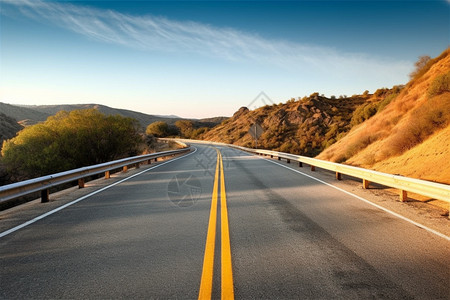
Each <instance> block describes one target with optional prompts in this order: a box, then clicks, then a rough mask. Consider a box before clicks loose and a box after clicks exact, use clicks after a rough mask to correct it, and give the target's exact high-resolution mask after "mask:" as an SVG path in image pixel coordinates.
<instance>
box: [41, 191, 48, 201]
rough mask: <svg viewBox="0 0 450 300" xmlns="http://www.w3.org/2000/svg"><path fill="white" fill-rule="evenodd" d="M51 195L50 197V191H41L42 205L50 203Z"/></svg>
mask: <svg viewBox="0 0 450 300" xmlns="http://www.w3.org/2000/svg"><path fill="white" fill-rule="evenodd" d="M49 195H50V191H49V189H45V190H42V191H41V203H46V202H48V199H49Z"/></svg>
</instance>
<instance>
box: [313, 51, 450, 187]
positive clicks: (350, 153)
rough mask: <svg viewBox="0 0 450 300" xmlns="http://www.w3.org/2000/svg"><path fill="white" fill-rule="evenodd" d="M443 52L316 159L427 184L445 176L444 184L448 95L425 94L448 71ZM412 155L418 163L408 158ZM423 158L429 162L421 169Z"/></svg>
mask: <svg viewBox="0 0 450 300" xmlns="http://www.w3.org/2000/svg"><path fill="white" fill-rule="evenodd" d="M449 54H450V48H449V49H447V50H446V51H444V53H443V54H442V55H441V56H439V58H436V59H434V60H432V62H433V64H432V65H429V66H427V68H426V72H422V73H421V76H416V77H415V78H414V79H413V80H412V81H411V82H410V83H408V85H407V86H406V88H405V89H403V90H402V92H401V93H400V95H399V96H398V97H397V98H396V99H395V100H394V101H392V102H391V103H390V104H389V105H387V106H386V108H385V109H384V110H383V111H381V112H379V113H378V114H376V115H375V116H374V117H372V118H371V119H369V120H367V121H365V122H364V123H362V124H360V125H359V126H357V127H355V128H353V129H352V130H351V131H350V133H349V134H347V136H345V137H344V138H343V139H341V140H340V141H338V142H337V143H335V144H334V145H332V146H331V147H329V148H328V149H326V150H325V151H323V152H322V153H321V154H320V155H319V156H318V158H320V159H326V160H331V161H337V162H346V163H349V164H352V165H359V166H363V167H367V168H377V169H379V170H383V171H385V172H389V173H394V174H402V175H406V176H413V177H416V178H423V179H428V180H436V181H445V180H444V178H447V181H448V180H449V179H448V178H450V176H449V173H448V171H444V170H442V168H443V167H444V166H446V169H450V166H449V165H448V162H447V161H450V155H449V154H448V150H446V149H448V148H449V145H448V143H447V144H446V143H445V142H440V141H441V140H445V139H446V140H447V141H448V140H450V135H449V129H448V126H449V125H450V92H446V91H443V92H442V93H439V94H437V95H435V96H431V97H430V93H428V90H429V88H430V86H432V84H433V82H434V80H435V79H436V78H438V77H439V76H442V74H447V73H448V72H449V71H450V55H449ZM438 137H439V138H438ZM424 145H426V146H424ZM443 147H447V148H446V149H443ZM442 153H443V154H442ZM445 153H446V158H445ZM413 156H417V157H421V158H422V159H413ZM424 157H426V158H427V159H428V160H429V162H428V163H427V165H428V166H427V167H425V168H423V165H424V164H423V158H424ZM446 160H447V161H446ZM397 161H398V162H397ZM431 169H434V171H431ZM436 169H438V170H439V171H436ZM427 170H429V171H427ZM442 174H443V175H442ZM445 176H446V177H445Z"/></svg>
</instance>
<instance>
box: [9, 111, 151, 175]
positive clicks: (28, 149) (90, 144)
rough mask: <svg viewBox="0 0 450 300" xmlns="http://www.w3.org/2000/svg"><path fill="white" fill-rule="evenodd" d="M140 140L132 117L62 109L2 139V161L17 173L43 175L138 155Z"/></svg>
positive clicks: (141, 140)
mask: <svg viewBox="0 0 450 300" xmlns="http://www.w3.org/2000/svg"><path fill="white" fill-rule="evenodd" d="M142 143H143V139H142V137H141V136H140V134H139V127H138V122H137V121H136V120H135V119H131V118H124V117H121V116H118V115H116V116H106V115H104V114H102V113H100V112H99V111H97V110H95V109H86V110H74V111H71V112H70V113H68V112H65V111H61V112H59V113H57V114H56V115H55V116H53V117H49V118H48V119H47V121H45V122H44V123H39V124H36V125H33V126H29V127H26V128H25V129H23V130H22V131H20V132H19V133H18V135H17V136H16V137H15V138H13V139H10V140H8V141H6V142H4V144H3V149H2V156H3V158H2V161H3V163H5V165H6V167H7V169H8V170H9V171H10V172H12V173H15V174H18V176H24V177H35V176H43V175H47V174H51V173H56V172H60V171H65V170H69V169H74V168H79V167H83V166H88V165H94V164H98V163H102V162H107V161H111V160H114V159H118V158H122V157H127V156H131V155H137V154H138V151H139V147H140V146H141V145H142Z"/></svg>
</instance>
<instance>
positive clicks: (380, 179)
mask: <svg viewBox="0 0 450 300" xmlns="http://www.w3.org/2000/svg"><path fill="white" fill-rule="evenodd" d="M176 140H178V141H182V142H184V143H186V144H189V143H203V144H215V145H218V146H225V147H231V148H235V149H240V150H242V151H245V152H248V153H253V154H258V155H265V156H270V157H272V158H274V157H276V158H278V160H281V159H285V160H286V161H287V162H288V163H290V162H291V161H296V162H298V164H299V166H300V167H302V166H303V163H305V164H307V165H309V166H310V168H311V170H312V171H315V168H316V167H317V168H321V169H325V170H329V171H333V172H335V174H336V179H338V180H341V178H342V174H344V175H348V176H352V177H356V178H360V179H362V187H363V188H364V189H368V188H369V185H370V183H371V182H373V183H378V184H381V185H384V186H388V187H392V188H395V189H398V190H399V196H400V201H402V202H404V201H407V197H408V196H407V195H408V192H411V193H416V194H419V195H422V196H427V197H430V198H433V199H438V200H442V201H446V202H448V203H450V185H448V184H443V183H437V182H431V181H427V180H421V179H415V178H409V177H404V176H400V175H392V174H387V173H382V172H378V171H373V170H368V169H364V168H360V167H355V166H349V165H344V164H339V163H334V162H330V161H325V160H320V159H317V158H311V157H306V156H300V155H294V154H289V153H284V152H278V151H271V150H264V149H251V148H246V147H241V146H236V145H230V144H224V143H218V142H210V141H199V140H187V139H176Z"/></svg>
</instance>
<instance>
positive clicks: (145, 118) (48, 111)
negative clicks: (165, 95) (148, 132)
mask: <svg viewBox="0 0 450 300" xmlns="http://www.w3.org/2000/svg"><path fill="white" fill-rule="evenodd" d="M17 107H22V108H26V109H30V110H33V111H37V112H39V113H41V114H42V116H47V117H49V116H52V115H55V114H56V113H58V112H59V111H62V110H64V111H73V110H78V109H90V108H95V109H97V110H98V111H100V112H101V113H104V114H106V115H121V116H124V117H131V118H134V119H136V120H138V121H139V123H140V124H141V126H142V127H144V128H145V127H147V126H148V125H149V124H151V123H153V122H156V121H164V122H167V123H168V124H171V123H174V122H175V121H174V120H175V119H176V118H177V117H175V116H158V115H149V114H145V113H141V112H137V111H133V110H128V109H120V108H112V107H109V106H106V105H101V104H94V103H90V104H58V105H20V106H19V105H17ZM47 117H46V118H45V119H43V118H40V119H36V120H34V121H35V123H38V122H43V121H45V120H46V119H47ZM16 119H17V118H16ZM178 119H181V118H178ZM19 121H20V120H19Z"/></svg>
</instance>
